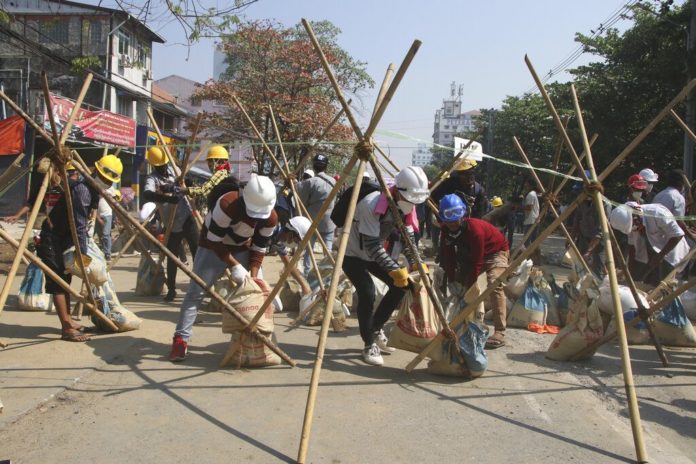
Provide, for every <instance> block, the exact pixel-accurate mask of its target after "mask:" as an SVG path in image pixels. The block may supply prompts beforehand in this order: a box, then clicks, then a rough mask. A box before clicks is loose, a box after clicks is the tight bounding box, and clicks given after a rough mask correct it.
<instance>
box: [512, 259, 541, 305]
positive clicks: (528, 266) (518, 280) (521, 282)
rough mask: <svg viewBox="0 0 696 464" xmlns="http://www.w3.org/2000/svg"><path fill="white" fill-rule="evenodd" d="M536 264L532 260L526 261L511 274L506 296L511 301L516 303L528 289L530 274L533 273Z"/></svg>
mask: <svg viewBox="0 0 696 464" xmlns="http://www.w3.org/2000/svg"><path fill="white" fill-rule="evenodd" d="M533 266H534V262H533V261H532V260H531V259H525V260H524V261H522V263H520V265H519V267H518V268H517V269H516V270H515V272H513V273H512V274H511V276H510V277H509V278H508V281H507V283H506V284H505V294H506V295H507V296H508V298H510V299H511V300H513V301H515V300H517V299H518V298H519V297H521V296H522V294H523V293H524V291H525V289H526V288H527V281H528V280H529V274H530V272H531V271H532V267H533Z"/></svg>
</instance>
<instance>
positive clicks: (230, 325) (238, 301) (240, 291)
mask: <svg viewBox="0 0 696 464" xmlns="http://www.w3.org/2000/svg"><path fill="white" fill-rule="evenodd" d="M266 296H268V295H267V294H265V293H264V292H263V291H262V290H261V288H260V287H259V285H258V284H257V283H256V282H254V279H253V278H252V277H251V276H247V277H245V278H244V281H243V282H242V284H241V285H239V286H238V287H237V288H236V289H235V291H234V292H232V293H231V294H230V296H229V297H228V298H227V302H228V303H229V304H230V305H232V307H233V308H234V309H236V310H237V312H238V313H240V314H241V315H242V316H243V317H244V318H245V319H246V320H247V321H251V320H252V319H253V318H254V316H256V313H257V312H258V310H259V308H261V305H263V302H264V301H265V300H266ZM244 327H246V324H244V323H243V322H241V321H238V320H237V319H236V318H235V317H234V316H232V314H231V313H230V312H229V311H227V309H224V308H223V310H222V332H223V333H233V332H239V331H241V330H244ZM256 327H257V328H258V329H259V330H260V331H263V332H264V333H269V334H270V333H272V332H273V330H274V325H273V305H272V304H271V305H268V308H266V310H265V311H264V313H263V316H261V318H260V319H259V321H258V322H257V323H256Z"/></svg>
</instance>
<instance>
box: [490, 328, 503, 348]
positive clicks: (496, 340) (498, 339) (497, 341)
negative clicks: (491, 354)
mask: <svg viewBox="0 0 696 464" xmlns="http://www.w3.org/2000/svg"><path fill="white" fill-rule="evenodd" d="M501 346H505V335H501V334H500V332H496V333H494V334H493V335H491V336H490V337H488V340H486V349H489V350H494V349H496V348H500V347H501Z"/></svg>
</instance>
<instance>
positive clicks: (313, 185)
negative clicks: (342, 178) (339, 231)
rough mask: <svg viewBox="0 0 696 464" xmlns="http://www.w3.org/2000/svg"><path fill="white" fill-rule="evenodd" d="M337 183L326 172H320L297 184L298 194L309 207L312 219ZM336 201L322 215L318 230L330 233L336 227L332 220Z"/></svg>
mask: <svg viewBox="0 0 696 464" xmlns="http://www.w3.org/2000/svg"><path fill="white" fill-rule="evenodd" d="M334 185H336V181H335V180H334V179H333V178H332V177H330V176H329V175H328V174H326V173H324V172H320V173H319V174H317V175H316V176H314V177H312V178H310V179H307V180H303V181H302V182H298V183H297V185H296V186H295V189H296V190H297V195H298V196H299V197H300V200H302V203H303V204H304V205H305V207H306V208H307V211H308V212H309V215H310V216H311V217H312V219H315V218H316V217H317V214H318V213H319V210H320V209H321V207H322V205H323V204H324V201H325V200H326V199H327V197H328V196H329V193H331V190H332V189H333V188H334ZM333 207H334V203H333V202H332V204H331V205H330V206H329V209H327V210H326V214H325V215H324V216H322V218H321V221H320V222H319V227H318V230H319V232H321V233H322V234H328V233H330V232H333V231H334V230H335V229H336V225H335V224H334V223H333V222H332V221H331V212H332V211H333Z"/></svg>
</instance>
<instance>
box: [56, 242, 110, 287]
mask: <svg viewBox="0 0 696 464" xmlns="http://www.w3.org/2000/svg"><path fill="white" fill-rule="evenodd" d="M88 251H89V250H88ZM82 257H83V259H84V263H85V272H86V273H87V279H89V281H90V282H91V283H92V285H95V286H100V285H102V284H104V282H106V280H107V279H108V276H107V272H106V261H103V260H100V259H96V258H95V256H93V255H92V254H91V253H89V252H88V253H87V254H83V255H82ZM63 265H64V266H65V269H66V270H67V271H68V272H69V273H70V274H72V275H74V276H75V277H79V278H82V270H81V269H80V265H79V264H78V263H77V261H75V247H74V246H72V247H70V248H68V249H67V250H65V252H64V253H63Z"/></svg>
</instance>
